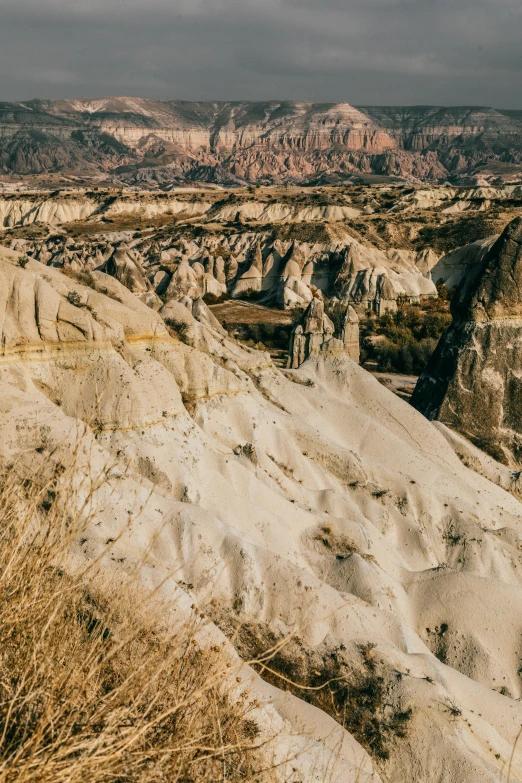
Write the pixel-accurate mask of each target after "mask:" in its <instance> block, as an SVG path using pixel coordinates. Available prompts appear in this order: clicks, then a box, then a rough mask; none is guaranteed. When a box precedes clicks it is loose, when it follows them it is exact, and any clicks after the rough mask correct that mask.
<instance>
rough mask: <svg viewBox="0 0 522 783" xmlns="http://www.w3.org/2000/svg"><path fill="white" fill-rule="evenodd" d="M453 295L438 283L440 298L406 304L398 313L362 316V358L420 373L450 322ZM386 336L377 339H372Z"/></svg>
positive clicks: (392, 369)
mask: <svg viewBox="0 0 522 783" xmlns="http://www.w3.org/2000/svg"><path fill="white" fill-rule="evenodd" d="M449 299H450V296H449V294H448V292H447V291H446V289H445V288H444V286H439V299H432V300H427V301H425V302H423V303H422V304H420V305H410V304H406V305H403V306H401V307H399V309H398V310H397V312H396V313H385V314H384V315H381V316H379V317H377V318H376V317H374V316H372V314H370V313H369V314H367V316H366V318H364V319H361V324H360V326H361V337H362V350H361V359H362V362H363V363H364V362H365V361H374V362H376V363H377V365H378V368H379V370H381V371H382V372H398V373H405V374H407V375H412V374H413V375H420V374H421V373H422V372H423V370H424V369H425V367H426V365H427V363H428V361H429V359H430V357H431V355H432V353H433V351H434V350H435V348H436V346H437V342H438V340H439V339H440V336H441V335H442V333H443V331H444V330H445V329H446V328H447V327H448V326H449V324H450V323H451V315H450V312H449ZM377 336H378V337H381V338H384V339H379V340H375V339H372V338H375V337H377Z"/></svg>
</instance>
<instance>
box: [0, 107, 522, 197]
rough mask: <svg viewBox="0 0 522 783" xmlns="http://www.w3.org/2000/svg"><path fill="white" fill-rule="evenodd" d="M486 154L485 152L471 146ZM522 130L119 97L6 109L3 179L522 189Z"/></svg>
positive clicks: (425, 114)
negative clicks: (499, 185) (53, 176)
mask: <svg viewBox="0 0 522 783" xmlns="http://www.w3.org/2000/svg"><path fill="white" fill-rule="evenodd" d="M473 142H478V143H473ZM521 171H522V119H521V115H520V114H519V113H517V112H507V111H506V112H503V111H497V110H495V109H491V108H485V107H440V106H413V107H389V106H388V107H386V106H384V107H383V106H380V107H376V106H372V107H369V106H365V107H358V108H355V107H353V106H350V104H348V103H307V102H292V101H268V102H259V101H245V102H238V101H236V102H219V101H207V102H205V101H203V102H188V101H158V100H152V99H144V98H128V97H114V98H102V99H90V100H33V101H28V102H24V103H21V102H18V103H17V102H12V103H0V172H2V173H5V174H8V173H12V174H17V175H36V174H49V173H53V172H55V173H59V174H61V175H63V176H67V174H71V175H74V176H78V175H86V174H88V173H91V175H92V174H94V173H97V174H100V175H103V177H104V179H105V180H107V181H114V182H120V183H128V184H141V185H148V184H155V185H157V186H160V187H165V186H166V187H168V186H169V185H172V184H176V183H182V182H184V183H186V182H208V183H217V184H224V185H238V184H245V183H258V184H259V183H264V184H273V183H285V182H289V183H292V182H295V183H301V184H304V183H309V182H317V181H324V182H325V184H328V183H331V182H335V181H343V180H346V179H347V178H348V179H349V178H350V177H354V176H359V175H364V176H366V177H367V176H378V177H388V178H390V177H391V178H399V179H406V180H408V181H414V182H439V183H440V182H447V181H448V179H449V180H451V181H452V182H455V183H461V184H480V183H488V182H493V181H495V182H497V181H498V182H504V181H520V179H521Z"/></svg>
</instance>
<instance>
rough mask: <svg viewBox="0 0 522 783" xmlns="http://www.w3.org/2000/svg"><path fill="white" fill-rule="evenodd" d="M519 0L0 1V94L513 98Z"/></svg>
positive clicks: (519, 59) (499, 102) (511, 104)
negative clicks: (0, 75)
mask: <svg viewBox="0 0 522 783" xmlns="http://www.w3.org/2000/svg"><path fill="white" fill-rule="evenodd" d="M521 39H522V3H521V2H520V0H256V2H254V1H253V0H212V1H211V0H170V2H166V0H147V2H143V1H140V2H138V0H103V1H102V0H82V2H79V0H0V73H1V74H2V80H1V82H0V85H1V89H0V99H2V100H22V99H29V98H32V97H55V98H59V97H87V96H102V95H115V94H119V95H123V94H125V95H143V96H149V97H158V98H173V99H174V98H184V99H188V100H190V99H194V100H203V99H207V100H210V99H213V100H256V99H260V100H266V99H269V98H277V99H294V100H315V101H341V100H345V101H349V102H350V103H353V104H416V103H442V104H452V103H453V104H468V105H469V104H474V105H477V104H482V105H493V106H497V107H499V108H522V89H521V84H522V79H521V77H522V48H521V47H520V40H521Z"/></svg>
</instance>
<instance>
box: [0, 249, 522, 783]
mask: <svg viewBox="0 0 522 783" xmlns="http://www.w3.org/2000/svg"><path fill="white" fill-rule="evenodd" d="M513 236H515V234H513ZM510 241H511V240H510ZM506 247H507V245H506ZM509 248H511V245H509V247H508V248H507V250H508V251H509V252H510V253H511V250H510V249H509ZM506 252H507V251H506ZM510 258H514V256H513V255H512V254H511V256H510ZM506 263H507V262H506ZM0 292H1V293H2V299H1V302H0V319H1V332H0V333H1V336H2V340H1V345H0V391H1V394H0V460H2V461H4V460H6V461H7V460H12V459H15V458H23V459H24V460H28V459H29V458H30V456H31V455H33V457H32V459H34V463H31V466H32V467H33V468H34V469H36V468H38V466H39V465H40V466H41V465H45V464H46V462H47V461H49V460H53V459H54V460H56V459H62V460H67V459H68V455H70V454H71V452H72V451H73V450H74V449H75V448H78V444H80V446H81V454H80V457H79V458H78V463H77V464H78V470H79V475H80V476H82V477H83V478H85V477H86V476H93V477H96V476H100V475H107V479H106V480H107V483H106V484H105V485H104V486H103V487H101V488H100V489H99V491H97V493H96V495H95V497H94V499H93V501H92V502H93V508H92V510H91V511H90V513H91V514H94V517H93V521H92V524H89V527H88V529H87V530H86V531H85V532H84V533H83V534H82V538H81V540H79V541H78V542H77V544H76V545H75V556H76V557H77V558H78V559H79V560H80V561H84V560H93V559H96V558H102V559H103V562H104V563H105V564H106V567H107V568H108V569H117V570H119V569H123V570H124V571H125V572H126V573H130V574H132V573H137V574H138V575H139V577H140V578H141V579H142V580H143V582H144V584H147V585H149V586H150V585H152V586H154V585H160V584H164V583H165V584H164V589H168V592H169V596H170V598H171V599H172V600H174V601H175V604H176V606H178V607H179V610H180V611H182V610H183V607H190V605H191V604H192V603H195V604H196V605H198V606H200V607H202V608H203V609H204V610H205V612H206V615H207V617H208V618H209V620H208V623H207V626H206V627H207V630H208V633H209V635H211V638H216V639H218V640H219V641H220V642H221V640H222V635H221V632H220V631H219V630H218V626H217V624H219V625H221V627H223V628H224V629H228V628H229V627H230V626H234V625H237V624H239V626H240V627H242V628H247V629H248V631H249V634H250V638H257V636H258V635H259V637H262V638H265V637H264V634H266V633H273V634H274V635H275V637H276V638H280V637H281V635H286V634H287V633H291V634H293V635H294V638H296V639H298V647H297V652H294V654H293V657H291V659H290V662H289V665H290V666H291V667H292V670H294V668H295V670H296V671H297V670H298V667H299V666H300V665H301V664H302V661H303V656H304V657H305V659H307V660H310V661H313V665H314V668H315V667H316V666H318V667H320V669H321V670H323V669H324V670H325V671H327V670H328V669H327V667H328V666H331V662H332V661H336V662H339V663H340V664H342V665H343V666H346V667H347V670H348V671H351V669H352V667H359V668H362V670H363V671H366V672H371V671H373V669H372V668H370V669H369V668H368V667H366V666H365V664H364V657H363V656H362V653H361V650H366V651H367V654H369V653H371V666H372V667H373V666H374V665H375V667H377V669H376V671H377V672H378V676H379V677H380V676H382V677H383V682H384V687H385V707H384V709H385V712H384V713H379V715H380V717H379V716H378V719H379V720H382V721H383V722H384V721H385V720H387V716H389V715H390V714H392V713H395V712H397V711H398V712H400V713H401V714H402V713H403V712H404V711H408V710H409V709H411V716H410V719H409V721H408V725H407V734H408V736H407V738H401V737H400V736H397V737H394V738H393V741H392V742H391V743H390V744H389V754H390V756H389V759H387V760H385V759H382V758H376V759H374V761H373V762H372V760H371V759H370V758H369V756H368V754H367V753H366V752H365V751H364V750H363V749H362V748H361V746H360V745H359V744H358V743H357V742H356V741H355V740H354V738H353V737H351V736H350V735H349V734H348V732H347V731H346V730H344V729H342V728H340V727H339V726H338V724H335V723H333V722H332V720H331V718H329V717H328V716H326V715H325V714H324V713H322V712H320V711H319V710H317V709H314V708H313V707H311V706H310V705H307V704H305V703H304V701H303V702H301V701H299V700H297V699H295V698H293V697H290V696H285V694H283V693H281V691H279V690H278V689H277V688H271V687H269V686H268V685H266V684H265V683H263V682H261V681H260V680H259V678H256V677H255V676H254V674H253V672H251V671H250V672H249V671H248V669H247V670H246V672H245V675H244V682H245V683H248V689H249V691H251V692H252V695H255V698H257V699H258V701H259V708H258V710H256V711H255V713H254V717H256V718H257V719H259V720H260V721H261V722H262V723H263V724H264V725H266V724H268V725H269V726H272V727H274V728H275V729H277V731H278V733H279V734H280V735H281V737H282V738H285V737H286V738H287V739H286V740H285V741H287V742H288V747H289V748H291V750H292V760H293V762H295V763H294V766H295V767H296V769H297V772H296V775H297V779H298V780H302V781H304V783H322V781H324V780H332V783H356V781H360V783H379V780H386V781H389V782H390V783H404V781H415V783H432V781H433V775H434V771H435V774H436V775H437V780H438V781H439V783H456V781H458V783H498V780H499V778H500V776H501V774H502V772H503V771H504V772H505V768H506V763H507V761H508V759H509V757H510V755H511V751H512V747H513V743H514V740H515V737H516V735H517V732H518V730H519V726H520V725H521V724H522V709H521V706H520V701H519V698H520V695H521V694H522V690H521V683H520V676H519V668H520V659H519V651H520V635H521V633H522V626H521V620H520V618H521V617H522V582H521V573H522V556H521V550H520V541H521V540H522V538H521V537H522V506H521V504H520V503H519V501H518V500H517V499H516V497H515V496H514V495H513V494H510V493H508V492H506V491H505V490H503V489H501V487H499V486H497V485H496V484H493V483H491V482H490V481H488V480H487V479H486V478H485V477H484V476H482V475H478V474H477V473H475V472H473V471H471V470H469V469H467V468H465V467H464V466H463V465H462V463H461V461H460V460H459V458H458V457H457V456H456V454H455V452H454V451H453V449H452V447H451V446H450V445H449V443H448V441H447V440H446V438H445V437H444V436H443V435H442V434H441V433H440V432H438V431H437V429H436V428H435V427H434V426H433V425H432V424H431V423H430V422H428V421H426V419H425V418H424V417H423V416H421V415H420V414H418V413H417V412H416V411H415V410H413V409H412V408H411V407H410V406H409V405H407V404H406V403H404V402H402V401H401V400H399V399H398V398H397V397H395V396H394V395H392V394H391V393H390V392H388V391H387V390H386V389H384V388H383V387H382V386H381V385H380V384H379V383H378V382H377V381H376V380H375V379H374V378H372V377H371V376H370V375H369V374H368V373H366V372H365V371H364V370H363V369H362V368H360V367H358V366H357V365H356V364H355V363H354V362H353V361H350V360H349V359H347V358H346V357H344V356H342V355H339V354H336V353H335V352H330V351H326V356H327V358H324V356H323V353H321V355H320V356H319V357H318V358H316V359H313V358H311V359H309V360H308V361H306V362H305V363H304V364H303V365H302V366H301V367H300V368H299V369H297V370H294V371H292V372H291V373H289V372H280V371H278V370H277V369H276V368H275V367H274V366H273V365H272V363H271V362H270V359H269V357H268V356H267V355H266V354H264V353H261V352H258V351H255V350H253V349H246V348H243V347H241V346H240V345H238V344H237V343H234V341H232V340H231V339H230V338H228V337H227V336H226V335H224V334H223V332H222V331H220V330H218V329H217V328H215V324H213V322H212V319H209V316H208V312H207V310H206V307H205V306H204V303H202V302H200V301H190V299H189V298H188V297H185V298H183V300H182V301H170V302H168V303H166V304H165V305H164V307H163V308H162V311H161V313H158V312H155V311H154V310H153V309H151V308H149V307H147V306H146V305H145V304H143V302H141V301H140V300H139V299H138V297H137V295H134V294H132V293H131V292H130V291H129V290H128V289H127V288H126V287H125V286H123V285H122V284H121V283H120V282H119V281H117V280H116V279H115V278H114V277H111V276H109V275H107V274H105V273H103V272H101V271H96V270H94V271H93V272H91V273H90V276H89V275H85V276H84V277H82V282H80V281H77V280H75V279H72V278H71V277H70V276H67V275H64V274H63V272H62V271H61V270H60V269H59V268H53V267H52V266H46V265H44V264H42V263H40V262H38V261H36V260H34V259H32V260H29V261H28V262H27V263H26V262H25V260H24V259H23V258H22V257H21V256H20V255H19V254H18V253H15V252H12V251H11V252H10V251H6V250H5V249H3V248H0ZM488 297H489V298H488V302H490V303H492V302H493V300H494V299H495V294H492V293H489V294H488ZM480 301H481V302H483V301H484V302H485V301H486V300H485V299H484V298H483V297H482V298H480ZM510 306H513V307H514V308H515V309H517V308H518V306H519V303H518V301H515V299H514V298H512V301H511V302H510ZM488 307H489V305H488ZM485 312H487V313H488V318H489V317H490V311H489V310H487V308H486V310H485ZM495 312H496V311H495ZM303 326H304V328H303V332H305V331H306V334H308V335H313V334H314V333H315V334H317V330H318V329H319V328H320V327H321V326H323V334H324V314H323V311H322V308H321V304H315V305H314V307H312V308H311V309H310V312H309V313H308V315H307V318H306V319H305V324H304V325H303ZM331 342H332V341H331V340H330V343H331ZM339 344H340V345H341V349H342V348H343V346H342V343H339ZM327 345H328V343H327ZM291 378H292V380H291ZM60 455H61V456H60ZM38 460H40V462H38ZM108 465H110V466H111V470H110V471H107V466H108ZM488 470H489V471H490V472H492V471H493V468H492V466H491V465H490V466H489V468H488ZM133 512H134V513H133ZM172 574H174V575H175V577H174V580H172V578H169V577H172ZM456 596H458V600H457V599H456ZM230 637H231V638H234V637H233V634H232V633H230ZM442 661H444V663H443V662H442ZM245 668H246V667H245ZM499 691H501V692H499ZM301 751H302V754H303V755H301ZM294 755H296V756H297V757H296V758H295V759H294ZM375 770H376V771H375ZM289 772H290V770H289ZM379 776H380V777H379ZM285 779H287V780H288V776H287V777H286V778H285ZM521 781H522V755H521V752H520V749H519V750H518V751H517V752H516V753H515V755H514V763H513V769H512V782H513V783H520V782H521Z"/></svg>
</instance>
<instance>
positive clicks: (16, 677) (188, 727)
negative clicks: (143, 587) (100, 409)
mask: <svg viewBox="0 0 522 783" xmlns="http://www.w3.org/2000/svg"><path fill="white" fill-rule="evenodd" d="M71 484H72V474H71V475H67V474H66V473H65V472H63V471H62V473H61V475H60V472H59V471H58V472H56V473H54V474H53V475H52V476H51V478H50V479H49V480H48V481H47V482H44V483H40V482H37V481H36V480H35V479H34V477H31V478H25V479H21V478H20V477H19V476H18V473H17V471H16V470H15V469H14V468H11V469H10V470H9V471H6V472H5V473H4V474H3V476H2V479H1V489H0V725H1V727H2V730H1V732H0V781H1V783H15V782H16V783H65V781H67V783H85V781H90V783H106V782H107V783H109V781H111V782H113V781H118V782H119V783H145V782H147V783H149V782H150V783H163V781H164V782H165V783H166V782H167V781H179V783H181V781H183V783H195V782H196V781H213V780H225V779H226V780H227V781H237V782H238V783H239V781H244V780H255V779H258V778H257V773H256V769H257V767H258V765H259V764H260V756H259V746H260V741H259V738H258V736H257V735H258V730H257V726H256V724H255V723H254V721H253V720H252V719H251V717H250V711H251V709H252V706H251V704H250V703H249V702H248V701H247V700H245V699H240V700H239V702H238V701H237V696H236V697H235V698H232V697H231V695H230V690H229V689H228V688H227V687H226V686H225V685H224V684H223V682H224V672H225V671H227V669H226V666H227V663H226V661H225V660H224V657H225V656H224V651H223V649H222V648H221V647H213V648H210V649H208V648H206V649H205V648H202V647H200V646H199V644H197V643H194V642H195V636H196V637H197V632H198V627H197V626H198V623H199V624H201V622H202V621H201V616H200V614H199V613H198V612H196V611H194V613H193V617H192V619H191V621H190V622H188V623H187V624H185V625H184V626H183V627H182V628H179V627H178V628H177V629H176V630H175V631H173V630H172V628H171V629H168V628H165V627H164V626H163V625H162V621H161V619H160V618H159V614H158V613H157V612H155V611H153V607H152V605H151V602H150V600H147V599H143V597H141V598H140V595H139V594H138V593H137V592H136V593H135V594H134V590H133V588H132V587H131V589H129V585H128V584H127V583H125V586H126V589H123V590H122V589H120V590H114V585H112V589H110V590H109V589H104V587H103V584H102V583H101V581H100V578H101V576H102V572H101V571H99V570H98V569H96V568H95V567H93V566H92V565H91V567H90V568H89V567H86V568H84V570H83V571H82V572H80V573H78V572H69V571H67V570H65V569H64V565H65V564H66V563H67V561H68V553H69V550H70V546H71V543H72V541H73V540H75V539H76V538H77V537H78V535H81V531H82V528H83V527H84V525H85V523H86V519H85V514H82V513H81V511H80V512H78V511H77V507H78V506H77V502H76V500H77V499H76V498H73V500H74V503H71V502H70V500H71V498H70V490H69V489H67V488H68V487H70V486H71ZM68 493H69V494H68ZM65 495H67V497H65ZM88 505H89V501H87V504H86V505H84V506H83V509H86V508H87V507H88ZM73 506H74V508H76V511H74V512H73ZM80 540H82V539H80ZM83 540H85V539H83ZM120 587H121V585H120ZM123 596H126V598H125V597H123ZM156 600H157V599H156ZM193 608H194V609H195V607H193Z"/></svg>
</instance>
